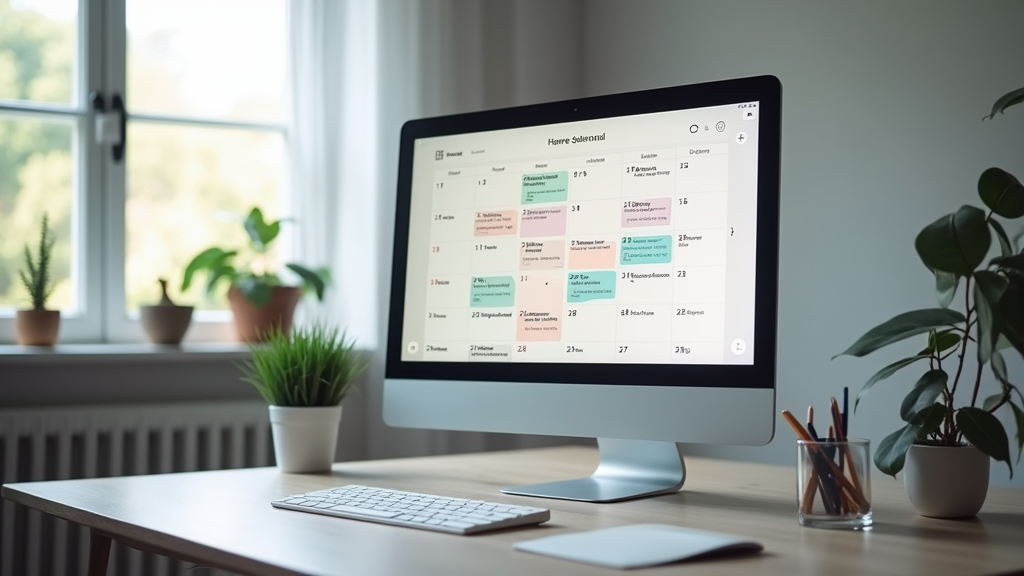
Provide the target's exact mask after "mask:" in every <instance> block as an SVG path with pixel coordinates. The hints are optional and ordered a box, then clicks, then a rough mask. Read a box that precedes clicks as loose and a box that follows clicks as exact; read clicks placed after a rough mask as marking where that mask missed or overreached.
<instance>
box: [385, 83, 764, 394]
mask: <svg viewBox="0 0 1024 576" xmlns="http://www.w3.org/2000/svg"><path fill="white" fill-rule="evenodd" d="M781 99H782V87H781V84H780V83H779V80H778V79H777V78H776V77H774V76H758V77H752V78H741V79H736V80H724V81H718V82H709V83H704V84H693V85H688V86H676V87H669V88H658V89H654V90H644V91H640V92H629V93H624V94H614V95H608V96H596V97H590V98H582V99H575V100H566V101H561V102H551V103H545V104H535V105H530V106H519V107H515V108H504V109H500V110H487V111H482V112H471V113H466V114H457V115H452V116H440V117H434V118H425V119H419V120H410V121H408V122H406V123H405V125H404V126H403V127H402V135H401V144H400V151H399V169H398V197H397V202H396V214H395V235H394V239H395V242H394V256H393V259H392V272H391V300H390V311H389V317H388V337H387V360H386V364H385V377H386V378H387V379H393V378H402V379H414V380H462V381H492V382H531V383H564V384H608V385H623V384H628V385H642V386H670V387H674V386H681V387H711V388H756V389H771V388H774V386H775V368H776V348H777V342H776V340H777V337H776V330H777V328H776V327H777V319H778V302H777V301H778V252H779V204H780V198H779V197H780V194H779V181H780V164H781V115H782V114H781V113H782V110H781ZM753 101H757V102H758V108H759V111H758V116H759V117H758V130H759V138H758V177H757V202H758V206H757V212H756V214H757V216H756V218H757V239H756V258H755V266H756V273H755V287H754V362H753V364H750V365H735V364H641V363H636V364H633V363H631V364H584V363H557V362H544V363H540V362H533V363H528V362H522V363H520V362H424V361H418V362H406V361H402V359H401V350H402V322H403V318H404V315H405V314H404V313H405V287H406V263H407V260H408V255H409V254H408V251H409V245H408V244H409V218H410V208H411V200H412V177H413V149H414V143H415V141H416V140H417V139H419V138H430V137H436V136H449V135H453V134H469V133H477V132H487V131H493V130H503V129H509V128H522V127H529V126H542V125H550V124H559V123H565V122H577V121H581V120H595V119H602V118H611V117H622V116H634V115H639V114H650V113H656V112H667V111H673V110H685V109H690V108H703V107H710V106H720V105H727V104H739V103H743V102H753Z"/></svg>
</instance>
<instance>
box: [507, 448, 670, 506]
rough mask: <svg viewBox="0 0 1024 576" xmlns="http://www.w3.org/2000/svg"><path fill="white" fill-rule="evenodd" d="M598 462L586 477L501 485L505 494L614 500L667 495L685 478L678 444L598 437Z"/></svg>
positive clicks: (582, 499)
mask: <svg viewBox="0 0 1024 576" xmlns="http://www.w3.org/2000/svg"><path fill="white" fill-rule="evenodd" d="M597 448H598V451H599V452H600V458H601V460H600V462H599V463H598V465H597V470H595V471H594V474H593V475H592V476H589V477H587V478H576V479H574V480H561V481H558V482H545V483H543V484H530V485H529V486H513V487H510V488H502V489H501V491H502V492H504V493H505V494H517V495H519V496H538V497H541V498H559V499H562V500H580V501H584V502H616V501H619V500H629V499H631V498H641V497H643V496H654V495H657V494H669V493H672V492H675V491H677V490H679V488H681V487H682V485H683V482H684V481H685V480H686V465H685V464H684V462H683V454H682V452H681V451H680V450H679V445H678V444H676V443H675V442H659V441H654V440H619V439H615V438H598V439H597Z"/></svg>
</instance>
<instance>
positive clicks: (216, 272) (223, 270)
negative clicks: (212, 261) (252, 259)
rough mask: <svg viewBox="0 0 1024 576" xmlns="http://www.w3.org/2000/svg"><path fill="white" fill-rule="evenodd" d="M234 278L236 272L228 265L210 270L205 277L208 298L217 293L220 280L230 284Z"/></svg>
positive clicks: (236, 274)
mask: <svg viewBox="0 0 1024 576" xmlns="http://www.w3.org/2000/svg"><path fill="white" fill-rule="evenodd" d="M236 276H238V272H237V271H236V270H235V268H234V267H233V266H230V265H228V264H223V265H221V266H218V267H216V268H214V269H212V270H210V271H209V273H208V274H207V275H206V294H207V295H208V296H213V295H214V293H215V292H216V291H217V285H218V284H220V282H221V280H227V281H228V282H232V281H234V279H235V277H236Z"/></svg>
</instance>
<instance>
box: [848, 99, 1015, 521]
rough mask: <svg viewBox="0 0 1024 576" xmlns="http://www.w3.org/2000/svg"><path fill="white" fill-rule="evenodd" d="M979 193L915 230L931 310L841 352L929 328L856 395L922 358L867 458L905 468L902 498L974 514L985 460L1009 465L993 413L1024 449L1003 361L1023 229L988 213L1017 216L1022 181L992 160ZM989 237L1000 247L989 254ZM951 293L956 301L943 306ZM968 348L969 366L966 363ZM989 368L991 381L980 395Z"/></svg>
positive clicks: (853, 352)
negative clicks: (918, 345)
mask: <svg viewBox="0 0 1024 576" xmlns="http://www.w3.org/2000/svg"><path fill="white" fill-rule="evenodd" d="M1022 101H1024V88H1022V89H1020V90H1017V91H1014V92H1011V93H1009V94H1007V95H1006V96H1003V97H1002V98H1000V99H999V100H998V101H996V103H995V105H994V106H993V107H992V112H991V114H990V115H989V116H988V118H992V117H994V116H995V114H996V113H997V112H1002V111H1004V110H1005V109H1006V108H1008V107H1010V106H1012V105H1014V104H1019V103H1021V102H1022ZM978 194H979V196H980V197H981V200H982V202H983V203H984V204H985V207H986V208H987V210H982V209H980V208H976V207H974V206H963V207H961V208H960V209H959V210H957V211H956V212H955V213H953V214H949V215H947V216H943V217H942V218H939V219H938V220H936V221H935V222H933V223H932V224H930V225H928V226H927V227H925V228H924V230H922V231H921V233H920V234H918V235H917V239H916V241H915V247H916V248H917V253H918V255H919V256H920V257H921V261H922V262H924V265H925V266H927V267H928V269H929V270H931V271H932V272H933V274H934V276H935V287H936V292H937V296H938V304H939V307H938V308H929V309H924V310H914V311H912V312H906V313H903V314H900V315H898V316H896V317H894V318H892V319H890V320H889V321H887V322H885V323H883V324H881V325H879V326H877V327H875V328H872V329H871V330H869V331H868V332H867V333H866V334H864V335H863V336H861V337H860V339H858V340H857V341H856V342H854V344H853V345H852V346H850V348H849V349H847V350H846V351H844V352H843V353H842V354H840V356H841V355H849V356H864V355H866V354H870V353H871V352H874V351H875V350H878V349H880V348H883V347H885V346H888V345H890V344H893V343H896V342H900V341H902V340H905V339H907V338H910V337H912V336H921V335H926V336H927V342H926V344H925V346H924V348H923V349H922V350H921V351H920V352H918V353H917V354H915V355H913V356H910V357H908V358H904V359H902V360H899V361H897V362H894V363H892V364H890V365H888V366H886V367H885V368H882V369H881V370H879V371H878V373H876V374H875V375H874V376H872V377H871V378H870V379H869V380H868V381H867V383H866V384H864V387H863V388H862V389H861V390H860V392H859V393H858V394H857V399H856V401H855V402H854V409H855V410H856V407H857V405H858V404H859V402H860V399H861V398H863V397H864V395H865V394H866V393H867V392H868V391H869V390H870V389H871V388H872V387H873V386H874V385H875V384H877V383H878V382H881V381H882V380H884V379H886V378H888V377H890V376H892V375H893V374H895V373H896V372H897V371H899V370H901V369H903V368H906V367H908V366H911V365H918V366H919V367H920V366H921V365H922V364H923V365H924V366H923V367H924V368H925V370H924V373H923V374H922V376H921V377H920V379H918V381H917V383H916V384H915V385H914V387H913V388H912V389H911V390H910V392H909V393H908V394H907V396H906V398H904V400H903V403H902V405H901V406H900V417H901V418H902V419H903V421H904V422H905V425H904V426H903V427H902V428H900V429H899V430H897V431H896V432H894V433H892V434H890V435H889V436H887V437H886V438H885V439H884V440H882V441H881V443H879V445H878V450H877V451H876V452H875V458H874V459H875V465H876V466H877V467H878V469H879V470H881V471H882V472H884V473H886V474H889V475H892V476H894V477H895V475H896V474H897V473H898V472H900V471H901V470H903V471H904V484H905V485H906V488H907V494H908V496H909V498H910V501H911V503H913V504H914V506H915V508H916V509H917V511H918V512H919V513H920V514H922V515H924V516H933V517H940V518H957V517H970V516H974V515H975V514H977V513H978V511H979V510H980V509H981V506H982V505H983V504H984V501H985V496H986V493H987V491H988V474H989V458H992V459H995V460H997V461H999V462H1006V464H1007V466H1009V467H1010V474H1011V475H1012V474H1013V466H1012V464H1011V460H1010V446H1009V435H1008V434H1007V431H1006V430H1005V429H1004V427H1003V424H1002V423H1001V422H1000V420H999V419H998V418H997V417H996V415H995V414H996V413H997V412H999V411H1000V410H1002V411H1003V412H1009V413H1012V415H1013V418H1014V420H1015V422H1016V428H1017V435H1016V440H1017V451H1018V455H1017V460H1018V462H1019V460H1020V453H1021V451H1024V409H1022V406H1024V396H1022V394H1021V390H1020V389H1019V388H1017V387H1016V386H1015V385H1013V384H1012V383H1011V382H1010V377H1009V375H1008V374H1007V369H1006V361H1005V359H1004V358H1003V354H1004V353H1012V350H1016V351H1017V353H1018V354H1021V355H1024V252H1022V251H1021V250H1020V249H1019V247H1018V246H1017V242H1016V241H1017V239H1019V237H1020V236H1019V235H1018V236H1017V238H1013V239H1011V238H1010V237H1009V236H1008V235H1007V233H1006V230H1005V228H1004V227H1003V225H1002V224H1001V223H1000V221H999V220H997V219H996V218H995V216H1000V217H1002V218H1007V219H1017V218H1020V217H1022V216H1024V187H1022V186H1021V183H1020V182H1019V181H1018V180H1017V179H1016V178H1015V177H1014V176H1013V175H1011V174H1009V173H1008V172H1005V171H1003V170H1001V169H999V168H989V169H988V170H986V171H985V172H983V173H982V174H981V177H980V178H979V180H978ZM993 235H994V236H995V238H996V240H997V242H998V245H999V255H998V256H996V257H994V258H991V259H989V260H988V262H987V263H986V262H985V261H986V258H987V257H988V254H989V248H990V246H991V243H992V236H993ZM961 284H963V290H959V288H960V286H961ZM958 290H959V297H958ZM954 301H956V302H958V303H959V306H956V307H957V308H959V309H954V308H952V307H951V305H953V303H954ZM971 349H973V355H974V356H975V357H976V366H974V367H968V368H967V369H966V370H965V365H966V364H967V362H966V361H967V357H968V351H969V350H971ZM986 368H987V369H988V371H990V372H991V373H992V375H993V377H994V380H995V386H996V388H997V389H996V391H995V393H993V394H991V395H988V396H981V395H980V394H981V391H982V384H983V374H984V372H985V369H986ZM958 394H959V395H958ZM968 397H969V399H970V401H969V402H968V401H967V398H968Z"/></svg>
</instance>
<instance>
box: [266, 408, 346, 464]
mask: <svg viewBox="0 0 1024 576" xmlns="http://www.w3.org/2000/svg"><path fill="white" fill-rule="evenodd" d="M340 423H341V404H338V405H337V406H312V407H299V406H270V426H271V430H272V431H273V433H274V457H275V458H276V459H277V467H278V468H279V469H280V470H281V472H289V473H303V472H324V471H327V470H330V469H331V464H333V463H334V447H335V446H336V445H337V443H338V425H339V424H340Z"/></svg>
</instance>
